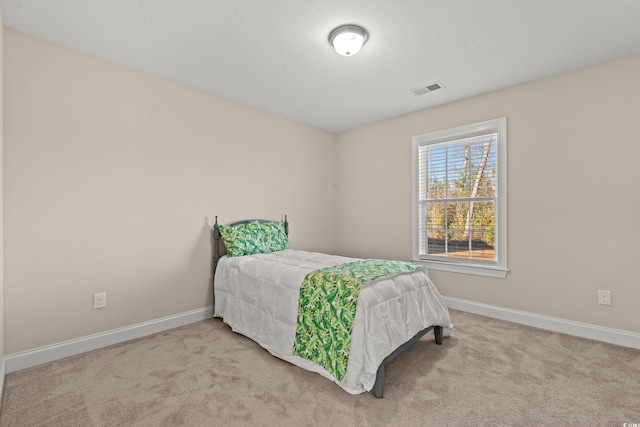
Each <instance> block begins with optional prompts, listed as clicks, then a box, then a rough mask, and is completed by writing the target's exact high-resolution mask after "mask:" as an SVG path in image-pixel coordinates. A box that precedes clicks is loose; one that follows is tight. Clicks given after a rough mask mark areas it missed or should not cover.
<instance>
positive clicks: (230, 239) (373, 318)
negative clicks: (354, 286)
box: [212, 216, 453, 398]
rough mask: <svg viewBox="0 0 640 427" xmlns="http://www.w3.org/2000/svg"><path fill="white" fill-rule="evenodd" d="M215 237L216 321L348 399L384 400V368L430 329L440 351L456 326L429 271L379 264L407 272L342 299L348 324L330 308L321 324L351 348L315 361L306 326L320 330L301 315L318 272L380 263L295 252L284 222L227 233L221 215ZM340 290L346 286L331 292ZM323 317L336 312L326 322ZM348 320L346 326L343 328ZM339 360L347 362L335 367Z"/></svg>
mask: <svg viewBox="0 0 640 427" xmlns="http://www.w3.org/2000/svg"><path fill="white" fill-rule="evenodd" d="M249 229H250V230H249ZM256 230H257V231H256ZM212 234H213V277H214V281H213V283H214V317H220V318H222V319H223V321H224V322H225V323H226V324H228V325H229V326H230V327H231V329H232V330H233V331H234V332H237V333H240V334H242V335H245V336H247V337H249V338H251V339H252V340H254V341H256V342H257V343H258V344H259V345H260V346H262V347H263V348H265V349H266V350H268V351H269V352H270V353H271V354H272V355H274V356H276V357H278V358H280V359H283V360H286V361H288V362H290V363H293V364H294V365H296V366H299V367H301V368H303V369H306V370H308V371H311V372H316V373H318V374H320V375H322V376H324V377H326V378H328V379H330V380H332V381H334V382H335V383H336V384H338V385H339V386H340V387H341V388H342V389H344V390H345V391H346V392H348V393H351V394H358V393H363V392H368V391H371V390H373V393H374V395H375V396H376V397H377V398H382V396H383V393H384V381H385V365H386V364H387V363H389V362H390V361H391V360H393V359H394V358H396V357H397V356H398V355H399V354H401V353H402V352H403V351H404V350H406V349H407V348H409V347H410V346H411V345H413V344H414V343H415V342H416V341H417V340H418V339H420V338H421V337H423V336H424V335H425V334H427V333H428V332H430V331H432V330H433V332H434V337H435V342H436V344H442V341H443V337H444V336H448V335H449V333H450V330H451V329H452V327H453V326H452V324H451V319H450V316H449V312H448V309H447V306H446V304H445V302H444V300H443V298H442V296H441V295H440V294H439V293H438V291H437V289H436V288H435V286H434V285H433V283H432V282H431V280H430V279H429V277H428V274H427V273H426V270H424V269H423V268H422V267H419V266H415V265H411V264H409V263H400V262H399V261H380V262H381V263H385V264H384V265H385V266H387V265H389V263H392V264H393V265H392V267H393V268H398V267H399V268H402V270H401V271H399V272H397V271H395V270H394V271H395V272H394V273H393V274H391V273H388V274H383V275H381V277H377V278H375V279H372V280H369V279H362V280H365V281H364V282H363V283H362V285H361V286H360V287H358V293H356V294H355V297H352V296H349V297H348V298H345V299H344V301H345V304H347V303H350V304H351V305H352V306H353V310H354V311H353V313H352V315H351V317H350V316H349V315H348V310H347V309H346V308H345V309H344V310H343V309H342V308H340V309H339V311H340V316H338V315H337V313H336V312H335V309H333V308H332V309H333V310H334V312H333V314H334V315H335V316H334V317H333V320H332V321H324V320H323V321H320V323H323V322H324V324H325V326H326V327H327V328H335V327H336V326H335V325H339V326H340V327H341V328H342V329H343V330H348V331H350V336H349V337H348V338H346V340H345V341H346V342H348V345H343V343H342V342H339V344H335V345H336V346H338V347H337V348H338V350H335V349H332V351H333V350H335V353H330V356H327V355H326V354H323V355H322V357H323V358H322V360H321V361H319V360H315V359H313V357H310V354H309V353H311V351H310V350H309V347H308V345H309V338H306V339H307V341H306V342H304V339H305V338H304V336H305V334H306V331H305V322H307V323H308V324H310V323H314V324H315V325H316V326H319V325H318V324H317V322H316V321H315V320H313V319H314V318H313V317H310V319H311V322H309V321H307V320H308V319H307V320H305V318H304V317H303V316H307V315H308V312H309V311H310V310H306V309H305V308H304V307H300V305H304V303H306V302H307V300H306V296H305V294H304V288H305V286H307V284H308V282H309V278H310V277H313V274H315V273H316V272H320V271H336V270H341V269H344V268H345V267H347V266H348V267H350V268H351V267H352V266H359V267H361V268H362V269H366V268H369V267H368V265H371V264H367V262H368V263H372V262H373V263H377V262H378V260H359V259H356V258H348V257H341V256H336V255H327V254H323V253H317V252H307V251H300V250H295V249H291V248H289V247H288V234H289V223H288V220H287V217H286V216H285V217H284V220H283V221H267V220H262V219H259V220H243V221H237V222H234V223H232V224H229V225H228V226H223V225H219V224H218V217H217V216H216V219H215V224H214V227H213V230H212ZM256 236H258V238H256ZM376 265H377V264H376ZM350 271H351V270H350ZM389 271H391V270H389ZM341 274H343V276H340V277H346V276H345V275H344V273H343V272H342V273H341ZM336 277H337V276H336ZM337 288H342V286H339V287H333V288H331V289H337ZM336 292H337V291H336ZM301 295H302V296H301ZM332 298H333V297H332ZM336 300H337V298H336ZM349 300H351V301H349ZM332 304H333V302H332ZM344 313H347V314H344ZM315 316H316V317H315V318H316V319H317V318H318V317H317V316H318V315H315ZM326 317H331V313H329V316H325V317H323V319H325V318H326ZM337 317H339V320H340V321H337V320H335V319H336V318H337ZM343 319H347V320H346V321H345V322H344V323H345V324H346V325H348V326H345V325H343V324H342V322H343ZM329 325H331V326H329ZM319 327H320V326H319ZM347 328H348V329H347ZM314 332H315V331H314ZM321 332H323V333H329V334H331V337H332V339H333V338H335V336H336V335H337V333H336V331H335V330H333V329H331V331H330V332H326V331H321ZM312 344H314V345H316V346H317V347H318V346H319V345H318V344H317V343H312ZM319 347H322V346H319ZM316 353H317V351H316ZM327 354H329V353H327ZM336 354H337V355H338V356H336ZM315 356H316V357H319V355H318V354H315ZM340 357H342V358H343V359H344V360H338V361H336V360H334V359H340ZM327 359H328V360H329V361H327ZM340 361H342V362H343V364H342V365H341V364H340V363H339V362H340Z"/></svg>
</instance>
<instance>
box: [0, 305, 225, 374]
mask: <svg viewBox="0 0 640 427" xmlns="http://www.w3.org/2000/svg"><path fill="white" fill-rule="evenodd" d="M212 316H213V307H212V306H209V307H205V308H201V309H197V310H192V311H188V312H185V313H180V314H175V315H173V316H167V317H162V318H160V319H155V320H150V321H148V322H143V323H138V324H135V325H130V326H126V327H124V328H118V329H113V330H111V331H106V332H101V333H98V334H94V335H88V336H86V337H81V338H76V339H73V340H69V341H63V342H60V343H56V344H51V345H47V346H44V347H39V348H34V349H32V350H26V351H21V352H19V353H13V354H9V355H7V356H5V358H4V361H3V364H2V369H3V370H4V372H1V374H2V376H1V378H0V381H4V374H5V373H7V374H10V373H12V372H16V371H19V370H22V369H26V368H31V367H33V366H38V365H41V364H43V363H47V362H52V361H54V360H59V359H62V358H65V357H69V356H75V355H77V354H80V353H85V352H87V351H91V350H96V349H99V348H102V347H106V346H109V345H113V344H119V343H121V342H125V341H129V340H132V339H136V338H142V337H144V336H147V335H151V334H155V333H158V332H162V331H166V330H167V329H173V328H177V327H179V326H184V325H188V324H189V323H194V322H198V321H200V320H205V319H208V318H211V317H212Z"/></svg>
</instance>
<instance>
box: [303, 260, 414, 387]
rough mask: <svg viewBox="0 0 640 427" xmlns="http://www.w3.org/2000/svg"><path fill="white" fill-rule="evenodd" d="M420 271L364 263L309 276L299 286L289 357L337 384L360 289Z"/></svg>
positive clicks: (404, 265)
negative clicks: (312, 364)
mask: <svg viewBox="0 0 640 427" xmlns="http://www.w3.org/2000/svg"><path fill="white" fill-rule="evenodd" d="M423 269H424V267H422V266H420V265H416V264H411V263H408V262H402V261H385V260H376V259H364V260H359V261H354V262H348V263H345V264H341V265H337V266H335V267H327V268H321V269H319V270H314V271H312V272H310V273H309V274H307V276H306V277H305V278H304V280H303V281H302V285H301V286H300V299H299V302H298V318H297V326H296V338H295V342H294V345H293V354H294V355H298V356H300V357H302V358H305V359H308V360H311V361H312V362H315V363H317V364H318V365H320V366H322V367H323V368H325V369H326V370H327V371H328V372H330V373H331V374H332V375H333V376H334V377H335V378H336V379H338V380H339V381H341V380H342V378H343V377H344V375H345V373H346V372H347V364H348V362H349V351H350V349H351V331H352V329H353V320H354V318H355V315H356V306H357V303H358V294H359V293H360V288H361V287H362V285H364V284H365V283H368V282H372V281H374V280H377V279H380V278H382V277H387V276H390V275H397V274H403V273H409V272H413V271H416V270H423Z"/></svg>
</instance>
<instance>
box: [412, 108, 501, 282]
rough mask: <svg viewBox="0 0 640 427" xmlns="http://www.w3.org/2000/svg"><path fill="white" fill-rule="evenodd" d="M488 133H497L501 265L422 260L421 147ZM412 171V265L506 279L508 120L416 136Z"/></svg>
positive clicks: (497, 223)
mask: <svg viewBox="0 0 640 427" xmlns="http://www.w3.org/2000/svg"><path fill="white" fill-rule="evenodd" d="M488 133H495V134H497V141H496V150H497V153H496V159H497V163H498V165H497V170H498V179H497V186H498V189H497V190H498V191H497V202H496V220H495V224H496V226H495V233H496V261H497V262H495V263H493V262H492V263H487V262H486V261H484V262H483V261H474V260H471V259H460V258H440V257H438V259H434V258H433V257H431V258H426V257H423V258H421V257H420V243H421V242H420V239H421V236H420V235H419V232H420V227H419V220H420V218H419V210H420V198H419V194H418V192H419V187H420V182H419V179H420V170H419V149H420V147H422V146H428V145H435V144H443V143H447V142H455V141H457V140H461V139H467V138H472V137H475V136H481V135H486V134H488ZM412 170H413V177H412V184H413V188H412V193H413V194H412V203H413V206H412V226H413V229H412V237H411V239H412V252H411V253H412V255H411V258H412V262H415V263H419V264H423V265H425V266H426V267H427V268H428V269H432V270H443V271H450V272H455V273H464V274H474V275H480V276H489V277H497V278H505V277H506V276H507V273H508V272H509V269H508V267H507V265H508V264H507V118H506V117H500V118H498V119H492V120H486V121H483V122H478V123H473V124H469V125H463V126H458V127H455V128H451V129H444V130H439V131H435V132H429V133H425V134H422V135H416V136H414V137H413V138H412Z"/></svg>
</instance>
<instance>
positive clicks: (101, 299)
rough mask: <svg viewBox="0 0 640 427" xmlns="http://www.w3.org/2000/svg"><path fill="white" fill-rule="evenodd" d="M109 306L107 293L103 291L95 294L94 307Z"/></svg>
mask: <svg viewBox="0 0 640 427" xmlns="http://www.w3.org/2000/svg"><path fill="white" fill-rule="evenodd" d="M106 306H107V293H106V292H102V293H99V294H93V309H94V310H95V309H96V308H105V307H106Z"/></svg>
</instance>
